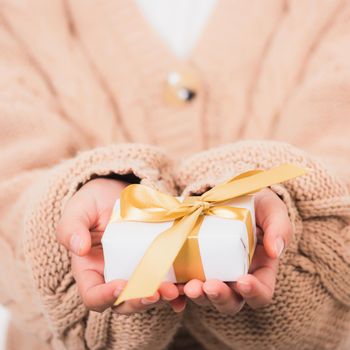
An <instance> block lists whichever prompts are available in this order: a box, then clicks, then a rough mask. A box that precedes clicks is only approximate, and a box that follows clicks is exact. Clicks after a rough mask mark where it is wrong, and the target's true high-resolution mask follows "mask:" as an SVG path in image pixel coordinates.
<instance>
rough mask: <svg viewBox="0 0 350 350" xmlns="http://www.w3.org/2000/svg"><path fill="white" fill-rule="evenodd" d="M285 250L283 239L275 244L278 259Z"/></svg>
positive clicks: (279, 239)
mask: <svg viewBox="0 0 350 350" xmlns="http://www.w3.org/2000/svg"><path fill="white" fill-rule="evenodd" d="M283 249H284V241H283V239H282V238H278V239H277V240H276V242H275V252H276V255H277V257H280V256H281V254H282V252H283Z"/></svg>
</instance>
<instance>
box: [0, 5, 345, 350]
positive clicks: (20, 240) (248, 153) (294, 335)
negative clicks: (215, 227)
mask: <svg viewBox="0 0 350 350" xmlns="http://www.w3.org/2000/svg"><path fill="white" fill-rule="evenodd" d="M138 5H139V6H142V5H141V2H138ZM198 6H203V5H198ZM198 8H199V7H198ZM209 12H210V15H208V17H207V18H208V19H207V23H206V26H205V28H204V29H203V31H202V32H201V34H200V36H199V38H198V39H197V42H196V44H195V46H194V48H193V49H192V51H191V53H190V54H188V55H187V57H186V58H183V57H180V58H179V57H177V56H176V55H175V54H174V53H173V52H172V51H171V50H170V49H169V48H168V47H167V46H166V44H165V43H164V42H163V40H164V39H162V38H161V37H160V36H159V34H157V33H156V32H155V30H154V29H153V28H152V27H151V26H150V25H149V24H148V23H147V22H146V20H145V18H144V17H143V15H142V13H141V11H140V10H139V8H138V7H137V3H136V2H135V3H134V2H131V1H126V0H125V1H113V0H109V1H108V0H106V1H104V2H97V1H94V0H74V1H61V0H52V1H50V2H47V1H44V0H42V1H10V0H6V1H3V2H2V3H1V7H0V13H1V29H0V30H1V32H0V47H1V51H0V52H1V55H0V67H1V80H0V81H1V86H2V89H1V91H2V95H1V100H0V110H1V113H0V121H1V128H0V132H1V141H0V142H1V150H0V152H1V202H0V203H1V207H0V215H1V219H2V220H1V236H0V237H1V239H0V244H1V257H0V261H1V268H2V269H3V271H2V273H1V279H0V281H1V284H0V287H1V288H0V291H1V293H0V297H1V302H2V303H3V304H5V305H6V306H7V307H8V308H9V309H10V310H11V312H12V315H13V317H12V320H13V321H12V323H11V326H10V331H9V341H8V343H9V344H8V348H13V349H19V348H20V349H32V348H35V349H51V348H59V349H84V348H92V349H97V348H108V349H114V348H115V349H163V348H165V347H166V346H167V345H168V344H169V343H170V342H171V341H172V339H173V338H174V337H175V338H176V336H175V333H176V331H177V329H179V327H180V325H183V326H184V327H185V329H186V330H187V331H188V332H189V333H190V334H191V336H192V337H194V338H196V339H197V341H198V342H199V343H201V344H202V346H204V347H205V348H208V349H217V348H219V349H238V348H239V349H253V348H254V349H295V348H299V349H336V348H338V349H345V348H346V341H347V340H346V336H347V335H348V333H349V320H350V310H349V308H350V293H349V290H350V288H349V287H350V262H349V256H348V251H349V242H350V239H349V236H350V226H349V216H350V213H349V206H350V198H349V188H350V186H349V185H350V183H349V178H350V177H349V175H350V167H349V165H348V162H347V161H348V160H349V150H350V143H349V141H348V135H349V120H348V115H349V108H350V107H349V106H350V104H349V97H348V94H347V91H348V85H349V81H350V79H349V77H348V75H349V71H350V70H349V68H350V67H349V64H350V63H349V62H350V61H349V59H348V55H349V52H350V49H349V41H348V37H349V34H350V24H349V15H350V6H349V2H347V1H322V2H320V1H318V2H317V3H313V2H312V1H303V2H296V3H291V2H282V1H277V0H275V1H268V2H267V1H266V2H262V1H229V0H222V1H217V2H216V3H215V4H214V5H213V6H212V9H211V11H209ZM170 18H171V17H170ZM192 18H196V17H194V16H193V17H192ZM190 19H191V17H190ZM140 143H141V144H140ZM155 146H156V147H155ZM198 152H200V153H198ZM285 162H291V163H295V164H298V165H301V166H304V167H308V168H310V170H311V171H310V173H309V175H307V176H305V177H303V178H299V179H296V180H294V181H290V182H288V183H286V184H285V185H284V186H282V185H281V186H274V187H272V189H267V190H264V192H262V193H260V194H259V195H258V207H259V210H258V211H257V220H258V224H259V226H260V228H261V229H262V231H263V234H264V237H263V242H262V244H261V245H260V246H259V247H258V250H259V251H260V253H259V254H257V255H256V256H257V257H258V258H255V262H254V263H253V268H252V270H251V271H250V274H249V275H247V276H243V277H242V280H241V282H243V283H241V284H240V283H239V282H237V284H235V285H233V286H229V285H226V284H224V283H221V282H218V281H209V282H210V283H209V285H208V283H207V284H203V283H201V282H199V281H190V282H189V283H188V284H187V285H185V286H184V287H183V288H182V287H178V288H177V287H175V286H174V285H167V286H165V287H164V286H162V288H163V289H161V290H159V292H157V293H156V295H155V296H154V297H153V298H150V299H149V300H148V301H143V302H142V301H141V300H137V301H135V302H133V303H131V302H130V303H125V304H123V305H122V306H121V307H119V308H117V309H111V308H110V307H109V306H110V305H112V303H113V300H114V299H115V297H116V295H117V294H118V291H119V290H120V289H121V288H122V287H123V286H122V285H121V284H120V282H118V281H117V282H111V284H105V283H104V280H103V275H102V268H103V260H102V258H101V250H100V249H99V242H100V237H101V233H102V232H103V229H104V226H105V224H106V222H107V219H108V216H109V213H110V210H111V203H112V202H113V201H114V200H115V198H116V197H117V196H118V194H119V193H120V190H121V188H123V187H124V186H125V185H126V184H127V183H130V182H138V181H141V183H144V184H147V185H150V186H152V187H155V188H158V189H160V190H162V191H165V192H168V193H171V194H177V193H184V194H188V193H201V192H203V191H205V190H206V189H207V188H209V187H211V186H213V185H215V184H216V183H219V182H221V181H224V180H227V179H228V178H231V177H232V176H234V175H236V174H238V173H240V172H242V171H244V170H247V169H255V168H269V167H271V166H274V165H278V164H280V163H285ZM276 194H277V195H278V196H276ZM259 213H261V214H259ZM259 215H260V219H259ZM290 228H292V230H291V229H290ZM291 231H293V235H292V234H291ZM292 236H293V237H292ZM292 238H293V239H292ZM59 242H60V243H62V244H63V245H64V246H63V245H61V244H60V243H59ZM91 245H92V247H91ZM67 248H68V249H70V250H71V252H69V251H68V249H67ZM282 251H284V254H282V255H281V253H282ZM71 257H72V263H71ZM277 266H278V272H277ZM247 286H248V287H247ZM245 287H247V288H246V290H244V289H245ZM210 291H211V292H212V293H210ZM273 292H274V296H273V297H272V294H273ZM210 294H211V295H210ZM159 299H163V300H159ZM164 299H170V300H168V301H166V300H164ZM189 300H191V301H189ZM186 301H187V305H185V303H186ZM145 302H146V304H145ZM147 302H148V303H147ZM244 302H246V303H245V304H244ZM243 304H244V305H243ZM242 307H243V308H242ZM261 307H262V308H261ZM241 308H242V309H241ZM240 309H241V310H240ZM102 310H105V311H104V312H102V313H101V312H95V311H102ZM174 310H175V311H177V312H174ZM176 341H177V340H176V339H175V344H176ZM183 344H184V343H183ZM174 346H175V347H176V346H180V348H181V344H180V345H174ZM184 346H185V345H182V348H185V347H184ZM187 348H190V347H189V346H187Z"/></svg>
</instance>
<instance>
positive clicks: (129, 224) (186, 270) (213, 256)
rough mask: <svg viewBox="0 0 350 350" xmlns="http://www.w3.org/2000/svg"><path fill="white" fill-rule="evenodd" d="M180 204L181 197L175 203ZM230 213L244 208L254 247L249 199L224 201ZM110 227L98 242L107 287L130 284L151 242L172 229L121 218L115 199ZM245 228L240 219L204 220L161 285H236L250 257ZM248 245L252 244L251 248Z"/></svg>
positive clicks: (166, 224) (170, 224)
mask: <svg viewBox="0 0 350 350" xmlns="http://www.w3.org/2000/svg"><path fill="white" fill-rule="evenodd" d="M179 200H180V201H182V200H183V198H179ZM226 205H228V206H231V207H233V208H245V209H247V210H248V211H249V212H250V216H251V219H252V232H251V233H250V234H252V239H253V243H252V244H253V246H255V242H256V236H255V234H256V230H255V215H254V196H253V195H247V196H243V197H240V198H237V199H234V200H232V201H230V202H228V203H227V204H226ZM112 218H114V219H112V220H111V222H110V223H109V224H108V226H107V228H106V230H105V233H104V235H103V237H102V246H103V254H104V261H105V266H104V275H105V280H106V282H109V281H112V280H115V279H122V280H129V279H130V277H131V275H132V273H133V271H134V270H135V269H136V267H137V265H138V264H139V262H140V261H141V258H142V257H143V256H144V254H145V253H146V251H147V249H148V248H149V246H150V244H151V243H152V241H153V240H154V239H155V238H156V237H157V236H158V235H159V234H161V233H162V232H164V231H165V230H167V229H168V228H170V227H171V226H172V225H173V222H172V221H168V222H161V223H158V222H155V223H149V222H133V221H125V220H121V219H120V200H119V199H118V200H117V201H116V203H115V206H114V209H113V215H112ZM249 243H250V242H249V235H248V228H247V224H246V223H245V222H244V221H241V220H234V219H226V218H221V217H216V216H205V217H204V219H203V222H202V223H201V225H200V228H199V230H198V232H196V233H195V234H192V235H190V236H188V237H187V240H186V242H185V244H184V246H183V247H182V249H181V251H180V252H179V254H178V256H177V258H176V260H175V261H174V264H173V266H172V267H171V268H170V270H169V271H168V273H167V275H166V276H165V277H164V279H163V280H164V281H170V282H175V283H176V282H181V283H183V282H186V281H188V280H190V279H193V278H197V279H201V280H206V279H212V278H215V279H219V280H222V281H236V280H237V278H238V277H240V276H242V275H244V274H246V273H247V272H248V269H249V260H250V253H251V254H252V253H253V252H252V251H251V252H250V251H249V249H252V248H249V247H250V244H249ZM252 244H251V245H252Z"/></svg>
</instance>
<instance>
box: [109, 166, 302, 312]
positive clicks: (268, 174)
mask: <svg viewBox="0 0 350 350" xmlns="http://www.w3.org/2000/svg"><path fill="white" fill-rule="evenodd" d="M305 173H306V170H305V169H303V168H300V167H298V166H295V165H292V164H283V165H280V166H278V167H276V168H272V169H269V170H265V171H264V170H253V171H248V172H245V173H243V174H241V175H239V176H236V177H234V178H233V179H231V180H229V181H227V182H225V183H222V184H219V185H217V186H215V187H213V188H212V189H210V190H209V191H207V192H205V193H203V194H202V195H201V196H193V197H187V198H185V200H184V201H183V202H180V201H179V200H178V199H177V198H175V197H172V196H170V195H167V194H165V193H162V192H159V191H156V190H154V189H152V188H150V187H147V186H144V185H130V186H128V187H126V188H125V189H124V190H123V191H122V193H121V197H120V217H121V219H122V220H130V221H143V222H164V221H173V220H174V224H173V226H171V227H170V228H169V229H167V230H165V231H164V232H162V233H161V234H159V235H158V236H157V237H156V238H155V239H154V240H153V242H152V243H151V245H150V246H149V248H148V249H147V251H146V253H145V254H144V256H143V257H142V259H141V261H140V262H139V264H138V266H137V267H136V269H135V271H134V272H133V274H132V276H131V278H130V280H129V282H128V283H127V285H126V287H125V288H124V290H123V291H122V292H121V294H120V295H119V297H118V299H117V300H116V302H115V305H118V304H120V303H122V302H123V301H125V300H128V299H133V298H144V297H148V296H151V295H153V294H154V293H155V292H156V291H157V289H158V288H159V285H160V284H161V282H162V281H163V279H164V277H165V276H166V274H167V273H168V271H169V269H170V267H171V266H172V264H173V263H174V261H175V259H176V257H177V255H178V254H179V252H180V250H181V248H182V247H183V245H184V244H185V241H186V239H187V238H188V236H189V235H190V234H191V233H192V232H193V231H194V230H196V229H199V227H200V225H201V223H202V221H203V219H204V215H215V216H219V217H223V218H228V219H236V220H242V221H244V222H246V224H247V231H248V238H249V239H248V241H249V252H250V253H249V260H250V261H251V259H252V255H253V251H254V236H253V233H252V228H251V227H250V228H249V227H248V226H249V225H250V226H251V225H252V221H251V217H250V212H249V210H247V209H244V208H233V207H231V206H228V205H224V204H225V202H228V201H230V200H232V199H234V198H237V197H240V196H243V195H247V194H251V193H254V192H257V191H259V190H261V189H262V188H264V187H267V186H271V185H273V184H276V183H280V182H283V181H286V180H290V179H292V178H295V177H297V176H301V175H304V174H305ZM249 232H250V233H249Z"/></svg>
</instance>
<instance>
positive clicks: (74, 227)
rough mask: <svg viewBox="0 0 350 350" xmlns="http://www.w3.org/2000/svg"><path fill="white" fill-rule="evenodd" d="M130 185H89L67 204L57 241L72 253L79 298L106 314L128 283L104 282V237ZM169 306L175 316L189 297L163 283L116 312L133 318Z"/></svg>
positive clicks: (98, 181) (110, 182)
mask: <svg viewBox="0 0 350 350" xmlns="http://www.w3.org/2000/svg"><path fill="white" fill-rule="evenodd" d="M127 185H128V184H127V183H124V182H121V181H117V180H112V179H105V178H99V179H95V180H91V181H89V182H88V183H87V184H85V185H84V186H83V187H82V188H81V189H80V190H79V191H78V192H77V193H76V194H75V195H74V196H73V197H72V198H71V199H70V200H69V202H68V203H67V205H66V207H65V209H64V211H63V214H62V217H61V219H60V222H59V224H58V226H57V239H58V241H59V242H60V243H61V244H63V245H64V246H65V247H66V248H67V249H69V250H70V251H71V252H72V272H73V276H74V278H75V280H76V282H77V286H78V290H79V294H80V296H81V298H82V300H83V302H84V304H85V306H86V307H87V308H88V309H89V310H93V311H98V312H102V311H103V310H105V309H107V308H109V307H111V306H113V304H114V302H115V300H116V299H117V297H118V295H119V294H120V292H121V290H122V289H123V287H124V286H125V284H126V281H122V280H114V281H111V282H108V283H106V282H105V280H104V274H103V270H104V259H103V251H102V245H101V238H102V234H103V232H104V230H105V228H106V226H107V223H108V221H109V218H110V215H111V212H112V209H113V206H114V203H115V200H116V198H119V196H120V192H121V191H122V190H123V188H125V187H126V186H127ZM162 302H168V303H169V304H170V305H171V306H172V308H173V310H174V311H175V312H180V311H182V310H183V309H184V307H185V303H186V300H185V297H184V296H183V295H180V293H179V289H178V288H177V286H175V285H174V284H173V283H163V284H162V285H161V286H160V288H159V289H158V291H157V292H156V293H155V294H154V295H153V296H152V297H149V298H144V299H133V300H129V301H126V302H124V303H122V304H120V305H118V306H117V307H113V310H114V311H115V312H117V313H122V314H130V313H134V312H142V311H145V310H147V309H149V308H151V307H154V306H155V305H157V304H159V303H162Z"/></svg>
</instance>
